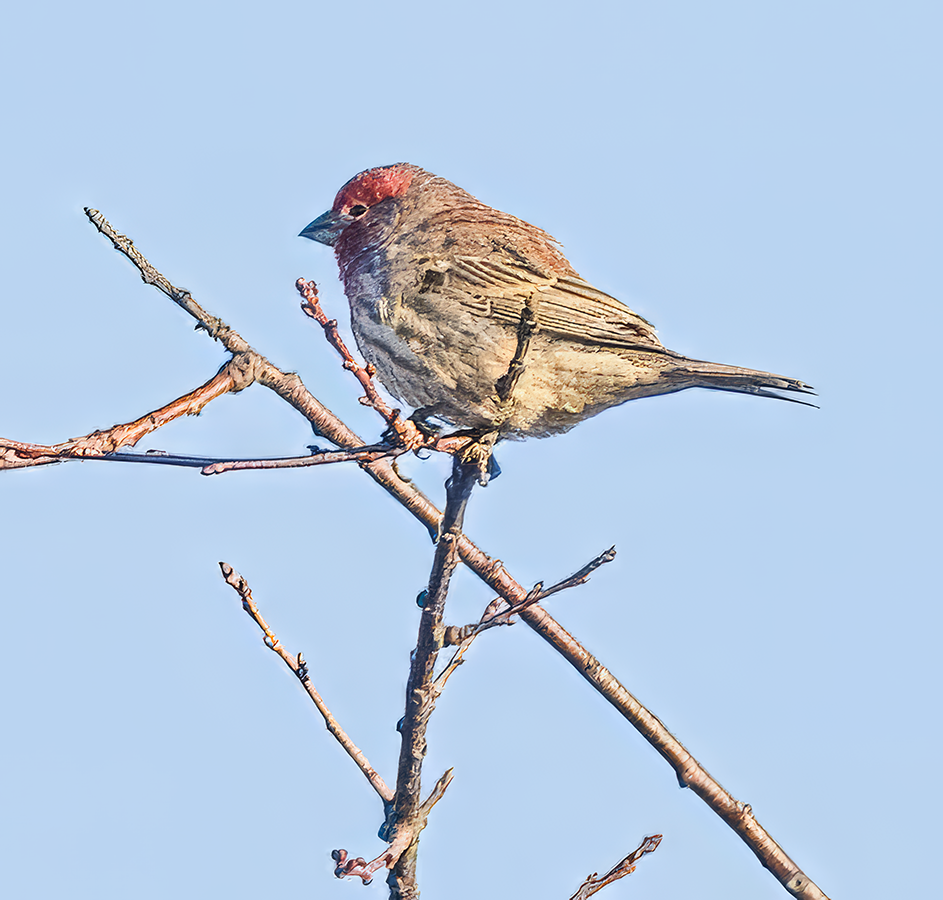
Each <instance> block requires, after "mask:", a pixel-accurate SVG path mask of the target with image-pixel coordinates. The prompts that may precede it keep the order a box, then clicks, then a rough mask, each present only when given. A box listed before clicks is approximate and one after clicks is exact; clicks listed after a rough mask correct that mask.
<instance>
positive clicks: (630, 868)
mask: <svg viewBox="0 0 943 900" xmlns="http://www.w3.org/2000/svg"><path fill="white" fill-rule="evenodd" d="M661 839H662V835H660V834H653V835H649V836H648V837H647V838H645V839H644V840H643V841H642V843H641V844H640V845H639V846H638V847H637V848H636V849H635V850H633V851H632V852H631V853H630V854H629V855H628V856H627V857H625V859H622V860H620V861H619V862H617V863H616V864H615V865H614V866H613V867H612V868H611V869H610V870H609V871H608V872H606V874H605V875H603V876H602V877H601V878H600V877H599V876H598V875H597V874H596V873H595V872H593V874H592V875H590V876H589V877H588V878H587V879H586V881H584V882H583V883H582V884H581V885H580V886H579V889H578V890H577V891H576V893H575V894H574V895H573V896H572V897H570V900H589V898H590V897H592V896H593V894H595V893H596V892H597V891H601V890H602V889H603V888H604V887H605V886H606V885H607V884H612V883H613V882H616V881H618V880H619V879H620V878H625V876H626V875H631V874H632V873H633V872H634V871H635V867H636V865H637V864H638V861H639V860H640V859H641V858H642V857H643V856H645V854H646V853H654V852H655V850H657V849H658V845H659V844H660V843H661Z"/></svg>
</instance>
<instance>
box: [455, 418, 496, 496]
mask: <svg viewBox="0 0 943 900" xmlns="http://www.w3.org/2000/svg"><path fill="white" fill-rule="evenodd" d="M499 436H500V435H499V432H497V431H486V432H485V433H484V434H481V435H479V436H478V437H476V438H473V439H472V440H471V441H469V442H468V443H467V444H466V445H465V446H464V447H463V448H462V449H461V450H460V451H459V457H458V459H459V462H460V463H462V465H473V466H476V467H477V469H478V483H479V484H480V485H481V486H482V487H487V485H488V482H489V481H490V480H491V479H492V478H497V477H498V475H500V474H501V468H500V466H498V464H497V462H495V459H494V445H495V444H496V443H497V440H498V437H499Z"/></svg>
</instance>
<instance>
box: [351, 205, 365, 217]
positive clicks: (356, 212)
mask: <svg viewBox="0 0 943 900" xmlns="http://www.w3.org/2000/svg"><path fill="white" fill-rule="evenodd" d="M366 211H367V207H366V206H361V205H360V204H357V206H352V207H351V208H350V209H349V210H347V212H348V214H350V215H352V216H353V217H354V218H355V219H356V218H359V217H360V216H362V215H363V214H364V213H365V212H366Z"/></svg>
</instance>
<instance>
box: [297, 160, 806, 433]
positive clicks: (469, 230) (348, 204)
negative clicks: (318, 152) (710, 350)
mask: <svg viewBox="0 0 943 900" xmlns="http://www.w3.org/2000/svg"><path fill="white" fill-rule="evenodd" d="M301 234H302V236H303V237H307V238H310V239H311V240H316V241H320V242H321V243H324V244H328V245H329V246H333V247H334V250H335V253H336V255H337V262H338V265H339V267H340V273H341V278H342V280H343V282H344V292H345V293H346V295H347V299H348V300H349V302H350V309H351V324H352V326H353V331H354V335H355V337H356V339H357V343H358V345H359V347H360V350H361V352H362V353H363V354H364V356H365V357H366V359H367V360H368V361H369V362H371V363H373V365H374V366H375V367H376V370H377V377H378V378H379V380H380V382H381V383H382V384H383V385H384V386H385V387H386V388H387V389H388V390H389V391H390V392H391V393H392V394H393V395H394V396H396V397H397V398H399V399H400V400H402V401H403V402H405V403H408V404H410V405H411V406H413V407H416V408H418V409H419V410H420V411H421V414H422V415H423V416H438V417H440V418H442V419H445V420H446V421H448V422H450V423H452V424H453V425H456V426H458V427H460V428H468V429H474V430H480V431H482V432H487V431H498V432H499V433H500V435H501V436H507V437H529V436H534V437H544V436H546V435H551V434H558V433H560V432H563V431H567V430H568V429H570V428H572V427H573V426H574V425H576V424H577V423H579V422H581V421H582V420H583V419H586V418H589V417H590V416H594V415H596V414H597V413H599V412H602V410H604V409H608V408H609V407H611V406H617V405H619V404H621V403H625V402H627V401H628V400H634V399H636V398H638V397H648V396H653V395H656V394H669V393H673V392H675V391H681V390H685V389H687V388H691V387H703V388H710V389H713V390H724V391H736V392H740V393H750V394H758V395H760V396H766V397H777V398H779V399H791V398H787V397H781V396H780V395H779V394H776V393H773V392H772V391H771V390H769V389H770V388H772V389H778V390H784V391H793V392H797V393H811V391H810V389H809V387H808V385H805V384H803V383H802V382H801V381H796V380H795V379H792V378H784V377H782V376H779V375H772V374H770V373H768V372H760V371H755V370H753V369H742V368H738V367H735V366H726V365H719V364H716V363H708V362H701V361H699V360H692V359H687V358H685V357H684V356H681V355H679V354H677V353H673V352H671V351H670V350H667V349H666V348H665V347H664V346H663V345H662V343H661V341H659V339H658V338H657V336H656V335H655V329H654V328H653V327H652V325H651V324H650V323H649V322H648V321H647V320H646V319H643V318H642V317H641V316H640V315H638V314H637V313H634V312H633V311H632V310H631V309H629V308H628V307H627V306H626V305H625V304H623V303H620V302H619V301H618V300H616V299H615V298H613V297H610V296H609V295H608V294H606V293H603V292H602V291H600V290H598V289H597V288H594V287H593V286H592V285H591V284H590V283H589V282H587V281H586V280H585V279H583V278H581V277H580V276H579V275H578V274H577V273H576V272H575V271H574V269H573V267H572V266H571V265H570V264H569V262H568V261H567V260H566V258H565V257H564V256H563V254H562V253H561V252H560V248H559V246H558V245H557V243H556V241H555V240H554V239H553V238H552V237H550V235H548V234H547V233H546V232H544V231H541V230H540V229H539V228H536V227H535V226H533V225H530V224H528V223H527V222H524V221H522V220H521V219H518V218H516V217H514V216H511V215H508V214H507V213H503V212H500V211H498V210H496V209H492V208H491V207H490V206H487V205H486V204H484V203H482V202H480V201H479V200H477V199H475V198H474V197H473V196H472V195H471V194H469V193H467V192H466V191H463V190H462V189H461V188H459V187H457V186H456V185H454V184H452V183H451V182H449V181H446V180H445V179H444V178H440V177H438V176H436V175H432V174H431V173H429V172H426V171H424V170H423V169H420V168H419V167H418V166H414V165H411V164H409V163H398V164H396V165H393V166H383V167H379V168H375V169H368V170H367V171H365V172H361V173H360V174H359V175H357V176H355V177H354V178H353V179H351V180H350V181H349V182H347V184H345V185H344V187H342V188H341V190H340V191H339V192H338V194H337V197H336V199H335V200H334V205H333V207H332V208H331V209H330V210H329V211H328V212H326V213H324V215H322V216H320V217H319V218H318V219H315V221H313V222H312V223H311V224H310V225H308V226H307V227H306V228H305V229H304V231H302V232H301ZM525 305H526V306H527V307H528V308H529V309H530V310H531V311H532V313H533V315H534V318H535V320H536V330H535V332H534V334H533V335H532V337H531V338H530V341H529V344H528V346H527V352H526V356H525V358H524V368H523V371H522V374H521V375H520V378H519V380H518V381H517V382H516V384H515V387H514V389H513V392H512V393H511V396H510V398H509V399H507V400H503V399H502V398H501V397H500V396H499V392H498V389H497V387H496V385H497V384H498V382H499V380H500V379H501V378H502V377H503V376H505V375H506V374H507V372H508V368H509V365H510V364H511V361H512V359H513V358H514V355H515V351H516V350H517V349H518V328H519V324H520V321H521V317H522V312H523V311H524V309H525ZM797 402H801V401H797Z"/></svg>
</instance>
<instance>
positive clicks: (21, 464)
mask: <svg viewBox="0 0 943 900" xmlns="http://www.w3.org/2000/svg"><path fill="white" fill-rule="evenodd" d="M241 362H242V357H239V362H237V361H236V358H233V359H231V360H230V361H229V362H228V363H226V365H224V366H223V367H222V368H221V369H220V370H219V372H217V373H216V374H215V375H214V376H213V377H212V378H211V379H210V380H209V381H207V382H206V384H204V385H201V386H200V387H198V388H197V389H196V390H195V391H191V392H190V393H189V394H184V395H183V396H182V397H179V398H177V399H176V400H174V401H172V402H170V403H168V404H167V405H166V406H162V407H161V408H160V409H156V410H154V412H150V413H148V414H147V415H145V416H141V418H140V419H135V421H133V422H128V423H127V424H124V425H115V426H113V427H112V428H109V429H108V430H107V431H93V432H92V433H91V434H87V435H85V436H84V437H80V438H73V439H72V440H71V441H64V442H63V443H61V444H52V445H45V444H24V443H21V442H20V441H11V440H8V439H7V438H0V469H20V468H25V467H26V466H42V465H48V464H49V463H54V462H60V461H62V460H64V459H89V458H101V457H104V456H105V455H106V454H108V453H112V452H114V451H115V450H118V449H119V448H121V447H133V446H134V445H135V444H136V443H137V442H138V441H139V440H141V438H142V437H144V436H145V435H147V434H150V433H151V432H152V431H156V430H157V429H158V428H161V427H162V426H164V425H166V424H167V423H168V422H172V421H173V420H174V419H178V418H180V416H195V415H197V413H199V412H200V411H201V410H202V409H203V407H204V406H206V404H207V403H209V402H210V401H211V400H215V399H216V398H217V397H220V396H222V395H223V394H227V393H229V392H230V391H239V390H242V386H241V377H234V370H236V369H238V368H239V365H240V363H241ZM240 376H241V372H240Z"/></svg>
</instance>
